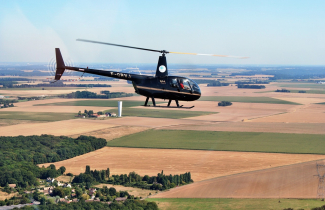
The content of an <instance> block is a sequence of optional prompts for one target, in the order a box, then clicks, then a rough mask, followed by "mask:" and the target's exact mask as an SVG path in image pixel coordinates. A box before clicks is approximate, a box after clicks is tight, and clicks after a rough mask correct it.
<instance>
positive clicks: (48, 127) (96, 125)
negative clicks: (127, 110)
mask: <svg viewBox="0 0 325 210" xmlns="http://www.w3.org/2000/svg"><path fill="white" fill-rule="evenodd" d="M53 114H55V113H53ZM115 126H116V125H109V124H105V123H101V121H99V120H87V119H73V120H63V121H55V122H45V121H44V122H42V123H39V122H30V123H24V124H17V125H8V126H0V133H1V136H19V135H23V136H30V135H42V134H49V135H55V136H61V135H63V136H71V135H78V136H79V135H81V134H83V133H89V132H93V131H97V130H102V129H108V128H113V127H115Z"/></svg>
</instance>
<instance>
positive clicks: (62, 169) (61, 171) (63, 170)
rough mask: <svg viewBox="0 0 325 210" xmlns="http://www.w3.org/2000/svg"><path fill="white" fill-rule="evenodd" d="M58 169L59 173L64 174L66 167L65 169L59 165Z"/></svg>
mask: <svg viewBox="0 0 325 210" xmlns="http://www.w3.org/2000/svg"><path fill="white" fill-rule="evenodd" d="M59 170H60V173H61V174H64V172H65V170H66V169H65V167H64V166H61V167H60V168H59Z"/></svg>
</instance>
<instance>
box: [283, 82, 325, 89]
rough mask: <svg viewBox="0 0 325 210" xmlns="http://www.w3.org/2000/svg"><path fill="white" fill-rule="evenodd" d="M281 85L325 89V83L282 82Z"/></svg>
mask: <svg viewBox="0 0 325 210" xmlns="http://www.w3.org/2000/svg"><path fill="white" fill-rule="evenodd" d="M280 87H293V88H311V89H325V85H322V84H316V83H287V84H281V85H280Z"/></svg>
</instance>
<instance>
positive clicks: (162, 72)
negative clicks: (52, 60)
mask: <svg viewBox="0 0 325 210" xmlns="http://www.w3.org/2000/svg"><path fill="white" fill-rule="evenodd" d="M77 41H82V42H89V43H96V44H104V45H111V46H117V47H125V48H131V49H138V50H146V51H151V52H158V53H161V56H159V59H158V64H157V68H156V75H155V76H149V75H139V74H129V73H122V72H116V71H107V70H97V69H89V68H88V67H86V68H81V67H73V66H66V65H65V64H64V61H63V58H62V54H61V51H60V49H59V48H55V55H56V73H55V80H56V81H58V80H60V78H61V76H62V75H63V73H64V71H65V70H66V69H67V70H72V71H78V72H82V73H89V74H95V75H101V76H107V77H113V78H117V79H124V80H129V81H131V82H132V85H133V87H134V90H135V92H136V93H137V94H139V95H143V96H145V97H146V101H145V103H144V106H148V101H149V99H150V98H151V100H152V104H153V106H154V107H158V106H157V105H156V102H155V98H160V99H164V100H166V99H168V100H169V101H168V104H167V106H159V107H164V108H186V109H191V108H193V107H194V106H191V107H184V106H183V105H181V106H180V105H179V101H195V100H198V99H199V98H200V97H201V90H200V87H199V85H198V84H197V83H196V82H195V81H194V80H191V79H189V78H186V77H180V76H169V75H168V68H167V59H166V54H168V53H174V54H187V55H208V56H218V57H239V56H227V55H214V54H198V53H182V52H168V51H166V50H153V49H147V48H140V47H132V46H127V45H120V44H113V43H107V42H99V41H92V40H86V39H77ZM240 58H246V57H240ZM173 100H174V101H175V102H176V107H175V106H170V104H171V102H172V101H173Z"/></svg>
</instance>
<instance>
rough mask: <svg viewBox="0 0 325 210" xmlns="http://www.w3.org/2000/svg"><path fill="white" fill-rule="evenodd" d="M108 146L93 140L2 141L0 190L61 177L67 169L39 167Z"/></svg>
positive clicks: (22, 138) (34, 138)
mask: <svg viewBox="0 0 325 210" xmlns="http://www.w3.org/2000/svg"><path fill="white" fill-rule="evenodd" d="M104 146H106V140H105V139H101V138H95V137H90V136H80V137H78V138H76V139H73V138H69V137H66V136H60V137H57V136H51V135H41V136H17V137H0V186H2V187H3V186H6V185H7V184H17V185H18V186H19V187H22V188H25V187H27V186H35V185H38V183H37V180H36V178H47V177H57V176H58V175H61V174H62V173H64V171H65V168H64V167H63V168H62V167H61V168H60V169H58V170H56V169H55V166H54V165H51V166H49V167H48V168H44V167H43V168H39V167H38V166H36V164H40V163H48V162H56V161H60V160H65V159H69V158H72V157H75V156H78V155H81V154H85V153H87V152H91V151H94V150H97V149H100V148H102V147H104Z"/></svg>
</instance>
